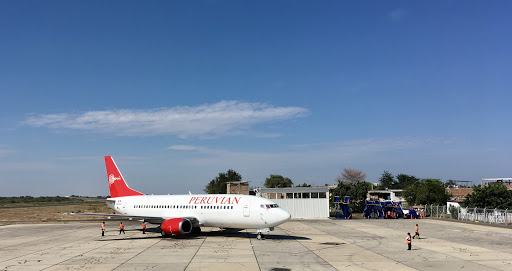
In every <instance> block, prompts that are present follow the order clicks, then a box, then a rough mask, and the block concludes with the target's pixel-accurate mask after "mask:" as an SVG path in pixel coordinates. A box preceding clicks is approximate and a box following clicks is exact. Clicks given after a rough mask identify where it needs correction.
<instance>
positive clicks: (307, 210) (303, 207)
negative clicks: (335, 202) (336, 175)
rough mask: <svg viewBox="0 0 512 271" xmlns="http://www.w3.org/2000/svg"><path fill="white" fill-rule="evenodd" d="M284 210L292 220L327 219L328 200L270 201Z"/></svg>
mask: <svg viewBox="0 0 512 271" xmlns="http://www.w3.org/2000/svg"><path fill="white" fill-rule="evenodd" d="M272 201H273V202H275V203H277V204H278V205H279V207H281V208H283V209H285V210H286V211H288V213H290V214H291V215H292V218H329V198H320V199H272Z"/></svg>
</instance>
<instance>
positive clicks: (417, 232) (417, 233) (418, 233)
mask: <svg viewBox="0 0 512 271" xmlns="http://www.w3.org/2000/svg"><path fill="white" fill-rule="evenodd" d="M414 233H415V234H414V236H413V237H412V239H414V238H416V236H418V239H421V238H420V229H419V228H418V224H416V227H414Z"/></svg>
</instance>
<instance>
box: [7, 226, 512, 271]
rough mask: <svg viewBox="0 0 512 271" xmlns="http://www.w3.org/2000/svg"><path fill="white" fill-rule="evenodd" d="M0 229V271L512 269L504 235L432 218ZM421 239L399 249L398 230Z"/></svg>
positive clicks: (510, 237) (510, 233)
mask: <svg viewBox="0 0 512 271" xmlns="http://www.w3.org/2000/svg"><path fill="white" fill-rule="evenodd" d="M106 222H107V223H106V224H107V232H106V236H104V237H102V236H101V230H100V224H99V223H94V224H93V223H77V224H23V225H21V224H20V225H9V226H2V227H0V270H149V269H151V270H188V271H192V270H237V271H238V270H243V271H250V270H273V271H286V270H455V269H463V270H479V271H481V270H512V249H511V248H512V229H510V228H499V227H490V226H484V225H475V224H465V223H457V222H449V221H441V220H433V219H423V220H405V219H398V220H384V219H380V220H364V219H354V220H291V221H289V222H287V223H285V224H283V225H281V226H280V227H278V228H276V230H275V231H274V232H271V233H270V234H267V235H266V236H265V237H266V238H265V240H256V235H255V233H254V232H253V231H246V230H240V231H236V230H225V231H221V230H220V229H218V228H203V233H202V234H201V235H199V236H178V237H174V238H161V237H160V233H159V231H158V229H157V228H152V226H153V225H149V226H150V227H149V229H148V234H146V235H143V234H142V231H141V229H140V226H141V225H140V222H135V221H126V222H124V224H125V229H126V234H121V235H119V231H118V228H119V227H118V226H119V223H118V222H115V221H108V220H107V221H106ZM416 223H418V224H419V226H420V234H421V237H422V238H421V239H420V240H417V239H414V240H413V241H412V250H411V251H408V250H407V244H406V242H405V237H406V234H407V232H411V235H413V234H414V225H415V224H416Z"/></svg>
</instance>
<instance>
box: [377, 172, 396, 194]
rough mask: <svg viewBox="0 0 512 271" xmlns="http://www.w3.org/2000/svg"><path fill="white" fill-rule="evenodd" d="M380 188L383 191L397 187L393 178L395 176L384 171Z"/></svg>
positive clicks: (380, 180)
mask: <svg viewBox="0 0 512 271" xmlns="http://www.w3.org/2000/svg"><path fill="white" fill-rule="evenodd" d="M379 183H380V188H382V189H386V188H388V189H391V188H394V186H395V185H396V184H395V183H396V180H395V177H393V174H391V173H389V171H386V170H384V173H382V176H380V179H379Z"/></svg>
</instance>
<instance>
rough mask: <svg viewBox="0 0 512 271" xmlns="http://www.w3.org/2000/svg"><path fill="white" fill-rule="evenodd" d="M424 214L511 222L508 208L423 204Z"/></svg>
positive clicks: (469, 219)
mask: <svg viewBox="0 0 512 271" xmlns="http://www.w3.org/2000/svg"><path fill="white" fill-rule="evenodd" d="M425 216H430V217H436V218H449V219H457V220H461V221H471V222H483V223H489V224H503V225H511V224H512V211H509V210H508V209H506V210H502V209H487V208H468V207H466V208H462V207H455V206H451V207H450V208H449V209H448V207H447V206H446V205H443V206H436V205H425Z"/></svg>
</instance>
